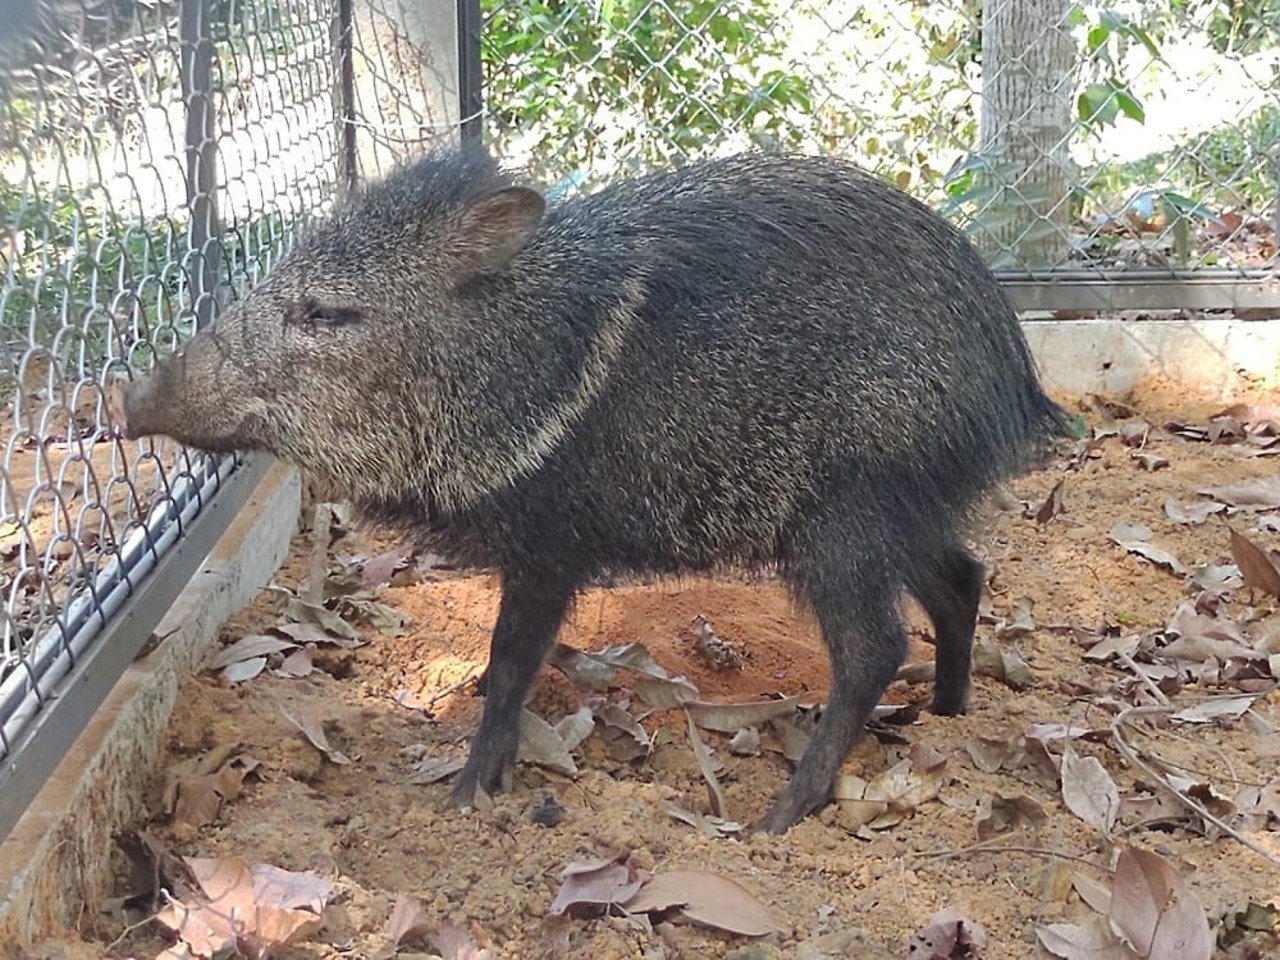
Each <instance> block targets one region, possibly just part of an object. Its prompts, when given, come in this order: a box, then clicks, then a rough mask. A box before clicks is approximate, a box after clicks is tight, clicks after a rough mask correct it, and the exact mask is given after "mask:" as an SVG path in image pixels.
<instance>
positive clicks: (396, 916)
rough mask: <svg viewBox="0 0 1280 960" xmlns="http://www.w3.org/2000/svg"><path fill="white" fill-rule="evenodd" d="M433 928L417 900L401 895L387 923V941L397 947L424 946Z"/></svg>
mask: <svg viewBox="0 0 1280 960" xmlns="http://www.w3.org/2000/svg"><path fill="white" fill-rule="evenodd" d="M433 926H434V925H433V924H432V923H431V919H430V918H429V917H428V916H427V911H426V910H424V909H423V908H422V904H421V903H419V902H418V898H417V897H410V896H407V895H406V894H401V895H400V897H399V899H398V900H396V905H395V908H394V909H393V910H392V911H391V919H390V920H388V921H387V939H389V940H390V941H391V942H392V943H393V944H395V946H397V947H409V946H418V947H421V946H425V945H426V940H427V936H428V934H430V932H431V928H432V927H433Z"/></svg>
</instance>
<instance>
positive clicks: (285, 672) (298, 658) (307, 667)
mask: <svg viewBox="0 0 1280 960" xmlns="http://www.w3.org/2000/svg"><path fill="white" fill-rule="evenodd" d="M314 670H315V661H314V659H313V658H312V648H311V647H299V648H298V649H297V650H295V651H293V653H291V654H289V655H288V656H287V657H285V658H284V661H283V662H282V663H281V664H280V669H279V670H277V671H276V673H278V674H280V675H281V676H284V677H293V678H295V679H300V678H302V677H309V676H311V673H312V671H314Z"/></svg>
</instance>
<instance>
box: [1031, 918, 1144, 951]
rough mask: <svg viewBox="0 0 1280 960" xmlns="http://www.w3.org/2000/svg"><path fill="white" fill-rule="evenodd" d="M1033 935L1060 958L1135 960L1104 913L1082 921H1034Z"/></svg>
mask: <svg viewBox="0 0 1280 960" xmlns="http://www.w3.org/2000/svg"><path fill="white" fill-rule="evenodd" d="M1036 939H1037V940H1039V941H1040V945H1041V946H1042V947H1044V948H1045V949H1046V950H1048V951H1049V952H1050V953H1052V954H1053V955H1054V956H1055V957H1061V958H1062V960H1139V958H1137V957H1135V955H1134V953H1133V951H1132V950H1130V949H1129V948H1128V947H1126V946H1125V945H1124V944H1123V943H1122V942H1121V941H1120V938H1119V937H1117V936H1116V935H1115V933H1114V932H1113V931H1112V930H1111V927H1110V925H1109V924H1108V923H1107V918H1106V917H1088V918H1087V919H1086V920H1085V921H1084V922H1083V923H1050V924H1047V925H1045V926H1041V925H1039V924H1037V925H1036ZM1152 960H1155V958H1152Z"/></svg>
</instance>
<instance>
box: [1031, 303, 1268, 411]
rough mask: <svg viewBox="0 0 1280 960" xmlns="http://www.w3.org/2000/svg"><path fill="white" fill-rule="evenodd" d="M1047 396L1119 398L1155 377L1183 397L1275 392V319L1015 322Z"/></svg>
mask: <svg viewBox="0 0 1280 960" xmlns="http://www.w3.org/2000/svg"><path fill="white" fill-rule="evenodd" d="M1023 329H1024V330H1026V333H1027V341H1028V343H1030V345H1031V350H1032V352H1033V353H1034V354H1035V356H1036V361H1037V363H1038V364H1039V365H1040V374H1041V377H1042V378H1043V379H1044V382H1045V385H1046V387H1048V389H1049V390H1051V391H1054V392H1059V393H1064V394H1068V395H1084V394H1088V393H1102V394H1112V395H1116V394H1123V393H1125V392H1126V391H1128V390H1129V389H1131V388H1132V387H1134V386H1135V385H1136V384H1138V383H1139V382H1140V381H1142V380H1144V379H1148V378H1153V377H1158V378H1161V379H1164V380H1167V381H1170V382H1172V383H1177V384H1179V385H1181V386H1184V387H1185V388H1186V391H1187V397H1188V399H1199V400H1214V401H1216V400H1225V399H1227V398H1229V397H1231V396H1233V395H1236V394H1239V393H1240V392H1242V391H1249V390H1255V391H1256V390H1259V389H1262V390H1273V389H1275V388H1277V387H1278V386H1280V320H1235V319H1213V320H1125V321H1116V320H1033V321H1027V322H1025V323H1024V324H1023Z"/></svg>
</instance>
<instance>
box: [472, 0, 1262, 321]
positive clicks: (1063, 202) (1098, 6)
mask: <svg viewBox="0 0 1280 960" xmlns="http://www.w3.org/2000/svg"><path fill="white" fill-rule="evenodd" d="M482 6H483V10H484V14H485V20H484V29H483V38H482V45H483V58H484V84H485V102H486V110H487V114H486V130H487V133H488V135H489V136H490V138H491V140H492V141H493V143H494V144H495V146H496V148H497V149H498V150H499V152H501V153H502V154H503V155H504V156H505V157H506V158H507V159H509V160H511V161H512V162H515V163H520V164H525V165H528V166H529V167H530V168H531V169H532V170H534V171H535V172H536V173H537V174H538V175H539V176H541V177H542V178H543V179H544V180H545V181H546V182H547V183H548V184H550V185H552V186H553V187H556V188H558V189H560V190H578V189H592V188H593V187H595V186H597V185H598V184H600V183H601V182H603V181H604V180H606V179H608V178H609V177H612V176H615V175H617V174H621V173H626V172H629V171H635V170H640V169H646V168H649V167H652V166H655V165H665V164H670V163H679V162H682V161H684V160H685V159H687V158H690V157H695V156H707V155H715V154H720V153H726V152H733V151H737V150H741V149H746V148H764V149H788V150H798V151H805V152H829V153H837V154H842V155H845V156H847V157H850V158H851V159H854V160H856V161H858V162H860V163H862V164H864V165H866V166H868V167H869V168H871V169H872V170H874V171H876V172H877V173H879V174H881V175H882V176H884V177H886V178H889V179H891V180H893V181H894V182H896V183H897V184H898V185H899V186H901V187H902V188H904V189H905V190H907V191H909V192H911V193H913V194H915V195H916V196H918V197H920V198H921V199H923V200H925V201H926V202H928V203H930V204H931V205H933V206H934V207H935V208H937V209H939V210H941V211H943V212H944V213H946V215H948V216H950V217H952V218H953V219H955V220H956V222H958V223H960V224H962V225H963V226H964V228H965V229H966V230H967V231H968V232H969V233H970V235H971V236H972V237H973V238H974V240H975V242H977V243H978V244H979V245H980V247H981V248H982V249H983V250H984V251H985V252H986V253H987V255H988V257H989V259H990V261H991V263H992V264H993V265H994V266H995V267H997V269H1000V270H1002V271H1008V272H1011V273H1012V274H1022V275H1031V274H1052V275H1063V274H1074V275H1084V276H1096V277H1101V276H1106V275H1110V276H1115V275H1116V274H1117V273H1119V274H1121V275H1124V276H1136V275H1139V274H1143V273H1146V274H1150V275H1157V276H1164V277H1173V276H1182V275H1188V274H1190V275H1194V276H1197V277H1200V276H1205V277H1207V276H1209V275H1211V274H1215V273H1216V274H1222V273H1224V272H1225V273H1229V274H1230V275H1232V276H1238V277H1245V276H1253V275H1259V274H1262V275H1266V274H1269V272H1270V271H1272V270H1273V269H1274V267H1275V266H1276V231H1275V219H1276V216H1277V207H1276V202H1275V200H1276V195H1277V191H1278V189H1280V173H1278V171H1280V150H1278V148H1280V101H1278V99H1277V98H1278V96H1280V75H1278V71H1280V27H1277V24H1278V23H1280V3H1275V2H1272V0H1256V2H1252V3H1246V4H1240V3H1235V2H1231V0H1157V2H1149V0H1115V2H1109V3H1105V4H1103V3H1079V2H1072V0H986V2H985V3H984V2H982V0H941V2H936V0H877V2H867V0H684V2H680V3H676V2H674V0H535V2H524V0H482ZM1277 302H1278V303H1280V300H1278V301H1277Z"/></svg>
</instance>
